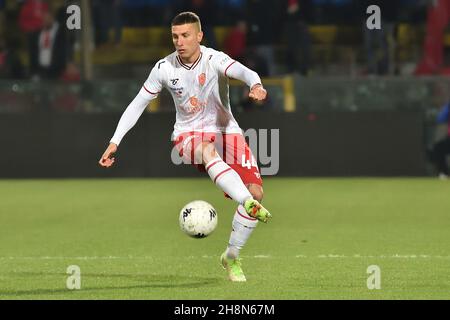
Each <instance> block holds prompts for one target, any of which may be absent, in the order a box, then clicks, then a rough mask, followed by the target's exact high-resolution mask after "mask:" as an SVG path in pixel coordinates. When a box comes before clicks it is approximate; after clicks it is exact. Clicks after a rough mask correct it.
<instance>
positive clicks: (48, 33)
mask: <svg viewBox="0 0 450 320" xmlns="http://www.w3.org/2000/svg"><path fill="white" fill-rule="evenodd" d="M66 49H67V48H66V42H65V38H64V28H60V26H59V24H58V22H56V21H55V19H54V17H53V15H52V14H51V13H49V12H48V13H46V14H45V15H44V27H43V29H42V30H41V31H40V32H38V33H36V34H35V36H34V40H33V47H32V55H31V74H32V77H33V78H38V79H41V78H43V79H57V78H59V77H60V76H61V74H62V72H63V71H64V69H65V67H66V61H67V60H66V59H67V53H66Z"/></svg>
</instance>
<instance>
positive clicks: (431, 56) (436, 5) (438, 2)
mask: <svg viewBox="0 0 450 320" xmlns="http://www.w3.org/2000/svg"><path fill="white" fill-rule="evenodd" d="M449 20H450V0H435V1H432V2H430V4H429V6H428V16H427V27H426V36H425V41H424V45H423V57H422V60H421V61H420V63H419V64H418V65H417V68H416V71H415V74H416V75H429V74H435V73H438V72H440V71H441V68H442V67H443V64H444V32H445V29H446V28H447V25H448V22H449Z"/></svg>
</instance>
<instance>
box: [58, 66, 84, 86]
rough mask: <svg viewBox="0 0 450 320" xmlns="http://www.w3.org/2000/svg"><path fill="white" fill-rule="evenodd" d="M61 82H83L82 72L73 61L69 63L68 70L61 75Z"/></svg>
mask: <svg viewBox="0 0 450 320" xmlns="http://www.w3.org/2000/svg"><path fill="white" fill-rule="evenodd" d="M61 80H62V81H64V82H66V83H70V82H79V81H80V80H81V74H80V70H79V69H78V67H77V65H76V64H75V62H73V61H71V62H69V63H67V66H66V69H65V70H64V72H63V74H62V75H61Z"/></svg>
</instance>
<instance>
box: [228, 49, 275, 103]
mask: <svg viewBox="0 0 450 320" xmlns="http://www.w3.org/2000/svg"><path fill="white" fill-rule="evenodd" d="M224 56H225V58H223V59H222V61H221V63H220V64H219V70H220V69H222V68H224V71H223V72H224V75H225V76H226V77H229V78H233V79H237V80H240V81H242V82H244V83H246V84H247V85H248V87H249V88H250V92H249V94H248V96H249V97H250V98H251V99H253V100H256V101H262V100H264V99H266V97H267V91H266V89H264V87H263V85H262V81H261V78H260V77H259V75H258V74H257V73H256V72H255V71H253V70H251V69H249V68H247V67H246V66H244V65H243V64H242V63H240V62H239V61H233V60H232V59H231V58H229V57H228V56H226V55H225V54H224ZM227 57H228V58H229V59H227Z"/></svg>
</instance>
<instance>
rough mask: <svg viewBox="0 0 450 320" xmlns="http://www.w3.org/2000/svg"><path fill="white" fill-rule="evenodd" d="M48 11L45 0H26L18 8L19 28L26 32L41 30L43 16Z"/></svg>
mask: <svg viewBox="0 0 450 320" xmlns="http://www.w3.org/2000/svg"><path fill="white" fill-rule="evenodd" d="M48 12H49V10H48V4H47V2H46V1H43V0H26V1H25V2H24V3H23V5H22V7H21V8H20V13H19V27H20V29H21V30H22V31H23V32H25V33H27V34H30V33H33V32H37V31H39V30H41V28H42V26H43V24H44V16H45V14H46V13H48Z"/></svg>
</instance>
